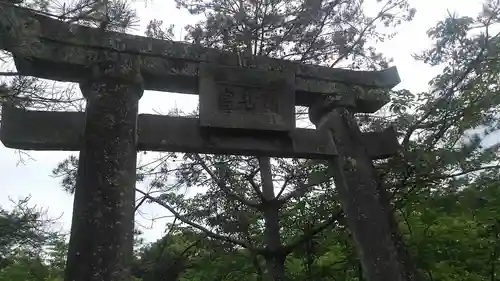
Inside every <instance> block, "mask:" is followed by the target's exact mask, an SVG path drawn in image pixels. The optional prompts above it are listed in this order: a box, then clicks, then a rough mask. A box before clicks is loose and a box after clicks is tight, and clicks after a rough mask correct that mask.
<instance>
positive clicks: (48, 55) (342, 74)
mask: <svg viewBox="0 0 500 281" xmlns="http://www.w3.org/2000/svg"><path fill="white" fill-rule="evenodd" d="M0 7H2V9H0V18H2V17H4V16H7V15H14V16H15V18H16V19H18V20H17V21H13V22H9V21H0V31H5V30H14V29H16V28H18V27H17V25H19V26H21V24H22V23H23V20H24V19H26V20H25V21H28V20H29V19H36V21H35V22H34V23H32V24H30V25H29V27H30V28H29V29H28V31H27V32H28V33H29V34H32V33H35V34H39V37H38V40H33V39H32V38H31V39H29V40H28V39H26V36H19V35H16V34H13V33H12V32H0V34H1V35H0V36H1V37H0V48H1V49H4V50H7V51H10V52H13V54H14V57H15V61H16V66H17V68H18V71H20V72H22V73H23V74H25V75H32V76H37V77H41V78H46V79H52V80H61V81H72V82H81V81H82V77H85V74H87V73H88V72H89V71H90V69H89V68H88V66H89V61H92V60H93V58H94V57H96V56H97V54H98V52H101V53H117V52H120V53H121V55H122V56H123V57H125V56H130V57H139V58H140V60H141V61H142V66H141V73H142V76H143V77H144V86H145V89H146V90H158V91H169V92H182V93H188V94H198V87H197V84H198V78H197V75H198V64H199V63H200V62H209V63H216V64H221V65H226V66H237V65H238V64H239V63H240V61H239V59H238V57H237V55H236V54H233V53H228V52H220V51H217V50H215V49H209V48H202V47H199V46H195V45H190V44H185V43H180V42H172V41H163V40H157V39H152V38H146V37H141V36H134V35H128V34H121V33H115V32H106V33H104V34H102V33H101V32H100V31H98V30H97V29H95V28H89V27H83V26H78V25H68V24H66V23H63V22H61V21H58V20H56V19H52V18H49V17H46V16H42V15H38V14H35V13H33V12H31V11H29V10H24V9H22V8H19V7H13V6H6V5H5V4H0ZM30 22H33V21H30ZM13 25H16V26H13ZM24 29H25V27H24V26H23V28H22V29H21V30H24ZM103 36H104V38H103ZM7 42H11V43H7ZM12 42H17V43H23V46H26V47H25V48H22V49H19V48H17V47H15V46H17V45H18V44H14V43H12ZM243 60H244V61H245V63H246V64H245V65H248V66H249V67H253V68H258V69H261V70H286V71H290V72H292V73H295V76H296V85H295V88H296V100H295V102H296V104H297V105H305V106H308V105H310V104H311V103H312V101H314V99H315V97H317V96H318V95H338V93H339V92H338V91H337V89H338V87H339V86H341V87H343V88H345V87H347V88H348V91H347V92H345V93H344V95H354V96H355V99H354V100H355V104H356V110H357V111H358V112H375V111H377V110H378V109H379V108H380V107H381V106H382V105H384V104H385V103H387V102H388V100H389V99H388V96H387V91H378V92H377V93H376V94H373V93H372V91H369V90H370V89H373V88H384V89H389V88H392V87H394V86H395V85H397V84H398V83H399V82H400V79H399V75H398V72H397V70H396V68H395V67H392V68H389V69H386V70H383V71H351V70H346V69H337V68H329V67H320V66H313V65H304V64H299V63H296V62H292V61H286V60H277V59H271V58H267V57H252V58H243ZM49 70H50V71H49ZM352 85H359V86H362V87H363V88H364V89H365V90H364V93H359V91H357V90H355V89H354V87H353V86H352Z"/></svg>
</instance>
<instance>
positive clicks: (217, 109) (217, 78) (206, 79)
mask: <svg viewBox="0 0 500 281" xmlns="http://www.w3.org/2000/svg"><path fill="white" fill-rule="evenodd" d="M294 85H295V77H294V74H293V73H286V72H278V71H262V70H256V69H250V68H239V67H223V66H215V65H209V64H204V65H201V66H200V83H199V91H200V124H201V126H205V127H220V128H234V129H256V130H272V131H289V130H292V129H293V128H295V100H294V97H295V91H294Z"/></svg>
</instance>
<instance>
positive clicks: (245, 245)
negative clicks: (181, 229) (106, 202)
mask: <svg viewBox="0 0 500 281" xmlns="http://www.w3.org/2000/svg"><path fill="white" fill-rule="evenodd" d="M136 191H137V192H139V193H141V194H142V195H143V196H144V197H146V198H147V199H148V200H151V201H152V202H155V203H157V204H158V205H160V206H162V207H164V208H165V209H167V210H168V211H169V212H171V213H172V214H173V215H174V216H175V217H176V218H177V219H178V220H180V221H181V222H183V223H185V224H187V225H189V226H191V227H194V228H196V229H198V230H200V231H202V232H203V233H205V234H206V235H207V236H208V237H211V238H214V239H217V240H222V241H226V242H229V243H232V244H235V245H238V246H241V247H243V248H246V249H249V250H251V251H256V252H259V253H261V252H263V249H258V248H254V247H253V246H252V245H250V244H248V243H246V242H244V241H241V240H238V239H234V238H231V237H228V236H224V235H220V234H217V233H214V232H212V231H210V230H208V229H207V228H205V227H203V226H201V225H199V224H197V223H195V222H192V221H190V220H189V219H187V218H185V217H184V216H183V215H181V214H180V213H179V212H177V211H176V210H175V209H174V208H172V207H171V206H170V205H168V204H167V203H165V202H163V201H162V200H160V199H158V198H155V197H153V196H151V195H149V194H147V193H146V192H144V191H142V190H140V189H137V188H136Z"/></svg>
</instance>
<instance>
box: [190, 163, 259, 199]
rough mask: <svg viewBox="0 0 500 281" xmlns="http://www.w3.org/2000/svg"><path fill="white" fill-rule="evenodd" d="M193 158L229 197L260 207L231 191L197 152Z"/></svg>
mask: <svg viewBox="0 0 500 281" xmlns="http://www.w3.org/2000/svg"><path fill="white" fill-rule="evenodd" d="M194 158H195V159H196V160H197V161H198V162H199V164H200V165H201V167H202V168H203V170H205V171H206V172H207V173H208V174H209V175H210V177H211V178H212V180H213V181H214V182H215V183H216V184H217V186H218V187H219V188H220V189H221V190H222V191H223V192H224V193H225V194H226V195H227V196H228V197H230V198H233V199H235V200H237V201H238V202H240V203H242V204H244V205H247V206H249V207H253V208H259V207H260V204H259V203H256V202H253V201H251V200H247V199H245V198H243V197H241V196H239V195H238V194H236V193H234V192H231V190H230V188H228V187H227V185H226V183H224V182H223V181H222V180H221V179H219V178H218V177H217V176H216V175H215V174H214V173H213V172H212V171H211V170H210V168H209V167H208V166H207V164H206V163H205V161H203V159H202V158H201V157H200V155H199V154H194Z"/></svg>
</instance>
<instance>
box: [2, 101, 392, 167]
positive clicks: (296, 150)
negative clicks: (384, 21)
mask: <svg viewBox="0 0 500 281" xmlns="http://www.w3.org/2000/svg"><path fill="white" fill-rule="evenodd" d="M84 126H85V113H83V112H50V111H49V112H47V111H25V110H23V109H19V108H12V107H10V106H4V107H3V109H2V127H1V130H0V139H1V141H2V142H3V144H4V145H5V146H6V147H10V148H15V149H26V150H33V149H34V150H68V151H75V150H79V149H81V148H82V140H83V133H84V130H85V129H84ZM138 131H139V139H138V144H137V147H138V149H139V150H150V151H172V152H196V153H214V154H235V155H263V156H264V155H267V156H276V157H279V156H280V157H303V158H325V157H327V156H328V155H335V154H336V150H335V147H333V146H331V144H330V142H329V141H328V137H327V136H325V131H315V130H310V129H294V130H292V131H291V132H290V133H289V137H290V138H291V139H287V138H283V136H281V135H280V134H270V135H269V134H268V137H267V138H266V137H264V138H262V137H261V136H263V135H265V134H263V133H262V132H260V133H259V134H260V135H257V136H256V135H255V133H256V132H255V131H250V132H248V133H246V134H245V133H244V132H239V134H236V136H233V137H231V136H229V137H227V136H226V137H225V135H224V132H215V133H213V134H212V135H211V136H210V134H209V133H207V130H202V129H200V128H199V120H198V119H195V118H181V117H170V116H160V115H149V114H140V115H139V119H138ZM252 134H254V135H252ZM273 137H277V140H274V139H273ZM363 142H364V144H365V146H366V149H367V152H368V154H369V156H370V158H371V159H382V158H387V157H389V156H391V155H394V153H396V152H397V150H398V149H399V144H398V142H397V139H396V133H395V132H394V130H392V129H391V128H389V129H387V130H385V131H383V132H369V133H364V134H363Z"/></svg>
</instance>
